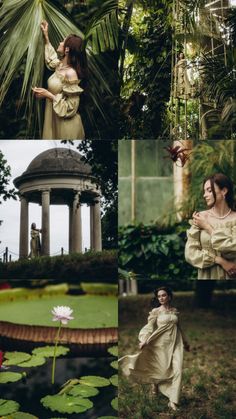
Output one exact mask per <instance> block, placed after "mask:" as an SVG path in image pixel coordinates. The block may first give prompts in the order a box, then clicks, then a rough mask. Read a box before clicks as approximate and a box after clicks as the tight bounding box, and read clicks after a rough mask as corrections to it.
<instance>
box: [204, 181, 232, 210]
mask: <svg viewBox="0 0 236 419" xmlns="http://www.w3.org/2000/svg"><path fill="white" fill-rule="evenodd" d="M208 180H209V181H210V184H211V190H212V193H213V196H214V203H213V205H212V206H214V205H215V202H216V191H215V184H216V185H217V186H218V187H219V188H220V189H221V190H222V189H224V188H226V189H227V193H226V195H225V201H226V202H227V204H228V206H229V208H231V209H232V210H233V209H234V208H235V203H234V185H233V182H232V180H231V179H230V178H229V177H228V176H226V175H224V174H223V173H215V174H214V175H211V176H208V177H207V178H206V179H204V181H203V191H204V185H205V183H206V182H207V181H208Z"/></svg>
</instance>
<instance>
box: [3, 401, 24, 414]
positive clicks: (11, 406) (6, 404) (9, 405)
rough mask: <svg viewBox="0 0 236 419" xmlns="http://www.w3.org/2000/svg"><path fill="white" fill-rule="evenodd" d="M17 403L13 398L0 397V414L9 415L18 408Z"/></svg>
mask: <svg viewBox="0 0 236 419" xmlns="http://www.w3.org/2000/svg"><path fill="white" fill-rule="evenodd" d="M19 407H20V405H19V403H17V402H15V401H14V400H5V399H0V415H9V414H10V413H14V412H17V410H19Z"/></svg>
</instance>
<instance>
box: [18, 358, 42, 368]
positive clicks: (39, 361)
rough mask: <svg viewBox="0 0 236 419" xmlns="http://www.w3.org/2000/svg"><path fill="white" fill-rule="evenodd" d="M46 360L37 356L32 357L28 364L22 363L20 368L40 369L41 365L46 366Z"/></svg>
mask: <svg viewBox="0 0 236 419" xmlns="http://www.w3.org/2000/svg"><path fill="white" fill-rule="evenodd" d="M45 362H46V359H45V358H43V357H42V356H37V355H32V357H31V359H29V361H26V362H22V363H21V364H20V365H19V367H24V368H25V367H26V368H30V367H39V366H40V365H43V364H45Z"/></svg>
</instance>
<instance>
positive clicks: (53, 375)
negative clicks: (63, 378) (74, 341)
mask: <svg viewBox="0 0 236 419" xmlns="http://www.w3.org/2000/svg"><path fill="white" fill-rule="evenodd" d="M61 325H62V323H61V322H60V325H59V327H58V330H57V335H56V338H55V347H54V354H53V362H52V384H54V382H55V368H56V353H57V345H58V342H59V337H60V331H61Z"/></svg>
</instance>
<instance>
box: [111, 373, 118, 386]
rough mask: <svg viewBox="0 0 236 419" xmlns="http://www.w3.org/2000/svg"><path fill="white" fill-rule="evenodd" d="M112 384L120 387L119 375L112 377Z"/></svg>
mask: <svg viewBox="0 0 236 419" xmlns="http://www.w3.org/2000/svg"><path fill="white" fill-rule="evenodd" d="M110 382H111V384H112V385H113V386H116V387H117V386H118V375H117V374H114V375H112V377H111V378H110Z"/></svg>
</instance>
